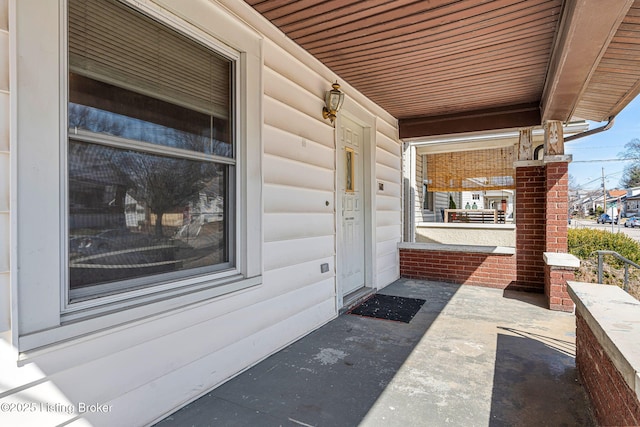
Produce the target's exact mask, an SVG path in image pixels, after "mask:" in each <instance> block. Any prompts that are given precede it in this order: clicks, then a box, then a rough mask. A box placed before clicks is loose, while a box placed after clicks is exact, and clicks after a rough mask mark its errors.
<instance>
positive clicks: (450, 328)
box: [157, 279, 595, 427]
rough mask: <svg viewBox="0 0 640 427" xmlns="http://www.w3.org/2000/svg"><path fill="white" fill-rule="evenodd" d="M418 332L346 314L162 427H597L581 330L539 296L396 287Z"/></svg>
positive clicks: (391, 291) (423, 284)
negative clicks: (581, 376)
mask: <svg viewBox="0 0 640 427" xmlns="http://www.w3.org/2000/svg"><path fill="white" fill-rule="evenodd" d="M381 293H383V294H388V295H396V296H405V297H412V298H422V299H425V300H426V303H425V304H424V306H423V307H422V308H421V310H420V311H419V312H418V314H417V315H416V317H414V318H413V320H412V321H411V323H409V324H406V323H400V322H392V321H386V320H380V319H372V318H365V317H359V316H355V315H349V314H344V315H341V316H339V317H338V318H337V319H335V320H334V321H332V322H330V323H328V324H327V325H325V326H323V327H322V328H320V329H318V330H316V331H315V332H313V333H311V334H309V335H308V336H306V337H304V338H303V339H301V340H299V341H297V342H295V343H293V344H292V345H290V346H289V347H287V348H285V349H283V350H282V351H280V352H278V353H277V354H275V355H273V356H271V357H269V358H267V359H266V360H264V361H263V362H261V363H259V364H258V365H256V366H254V367H253V368H251V369H249V370H247V371H245V372H244V373H242V374H240V375H239V376H237V377H236V378H234V379H232V380H230V381H229V382H227V383H225V384H224V385H222V386H220V387H218V388H216V389H214V390H212V391H211V392H210V393H208V394H206V395H205V396H203V397H201V398H200V399H198V400H196V401H195V402H193V403H191V404H189V405H187V406H186V407H184V408H183V409H181V410H179V411H177V412H176V413H174V414H172V415H170V416H169V417H167V418H165V419H164V420H162V421H161V422H159V423H158V424H157V426H159V427H169V426H180V427H184V426H198V427H200V426H224V427H227V426H261V427H262V426H329V427H337V426H358V425H360V426H384V427H390V426H402V427H406V426H441V425H442V426H445V425H450V426H592V425H595V422H594V420H593V417H592V414H591V410H590V408H589V404H588V402H587V397H586V394H585V392H584V389H583V388H582V385H581V384H580V383H579V381H578V378H577V371H576V367H575V359H574V355H575V319H574V316H573V315H572V314H567V313H559V312H552V311H549V310H547V309H545V308H544V306H543V305H544V300H543V296H542V295H535V294H526V293H521V292H513V291H501V290H497V289H489V288H480V287H472V286H456V285H451V284H443V283H437V282H429V281H421V280H409V279H400V280H398V281H397V282H395V283H393V284H392V285H390V286H388V287H386V288H385V289H383V290H382V291H381Z"/></svg>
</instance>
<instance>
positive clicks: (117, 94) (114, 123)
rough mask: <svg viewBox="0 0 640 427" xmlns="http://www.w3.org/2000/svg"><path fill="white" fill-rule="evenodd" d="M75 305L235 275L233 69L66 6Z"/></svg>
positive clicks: (128, 12) (105, 6)
mask: <svg viewBox="0 0 640 427" xmlns="http://www.w3.org/2000/svg"><path fill="white" fill-rule="evenodd" d="M68 23H69V24H68V25H69V31H68V50H69V64H68V69H69V75H68V90H69V95H68V132H69V141H68V154H67V159H68V184H67V199H68V212H67V232H68V258H67V259H68V268H67V277H68V285H69V287H68V291H69V292H68V301H69V302H72V303H73V302H77V301H83V300H87V299H91V298H96V297H99V296H104V295H111V294H114V293H119V292H124V291H129V290H133V289H139V288H142V287H147V286H150V285H153V284H156V283H166V282H167V281H168V280H173V279H176V278H183V277H187V276H194V275H202V274H209V273H213V272H218V271H225V270H229V269H231V268H233V267H234V265H235V259H234V236H235V231H234V230H235V224H234V217H235V200H234V194H235V191H234V188H235V176H236V172H235V168H236V160H235V159H236V147H235V144H234V132H233V129H234V118H233V96H232V94H233V82H234V78H233V76H234V72H233V71H234V61H233V60H231V59H229V58H226V57H224V56H222V55H220V54H218V53H217V52H215V51H213V50H211V49H209V48H207V47H205V46H203V45H201V44H199V43H197V42H195V41H194V40H191V39H189V38H187V37H185V36H183V35H181V34H179V33H177V32H175V31H174V30H171V29H169V28H166V27H165V26H163V25H161V24H159V23H157V22H155V21H154V20H152V19H150V18H148V17H146V16H144V15H142V14H141V13H139V12H137V11H134V10H133V9H131V8H129V7H127V6H125V5H123V4H120V3H119V2H117V1H115V0H69V14H68Z"/></svg>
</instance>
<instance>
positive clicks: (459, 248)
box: [398, 242, 516, 255]
mask: <svg viewBox="0 0 640 427" xmlns="http://www.w3.org/2000/svg"><path fill="white" fill-rule="evenodd" d="M398 248H399V249H421V250H425V251H441V252H467V253H483V254H495V255H515V253H516V248H511V247H508V246H473V245H442V244H439V243H408V242H401V243H398Z"/></svg>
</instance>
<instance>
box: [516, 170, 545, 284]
mask: <svg viewBox="0 0 640 427" xmlns="http://www.w3.org/2000/svg"><path fill="white" fill-rule="evenodd" d="M515 166H516V207H515V220H516V266H517V267H516V268H517V280H516V283H517V288H519V289H521V290H526V291H531V292H540V293H543V292H544V267H545V264H544V260H543V253H544V251H545V249H546V247H545V209H546V205H545V203H546V201H545V194H546V185H545V183H546V177H545V168H544V165H543V163H542V162H541V161H535V160H530V161H518V162H516V164H515Z"/></svg>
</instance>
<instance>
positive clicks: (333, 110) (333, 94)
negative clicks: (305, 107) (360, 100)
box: [322, 81, 344, 123]
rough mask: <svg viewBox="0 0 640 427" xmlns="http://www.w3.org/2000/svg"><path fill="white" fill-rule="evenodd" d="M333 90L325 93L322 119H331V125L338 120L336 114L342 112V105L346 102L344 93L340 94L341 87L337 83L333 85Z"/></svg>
mask: <svg viewBox="0 0 640 427" xmlns="http://www.w3.org/2000/svg"><path fill="white" fill-rule="evenodd" d="M331 86H332V87H333V89H331V90H329V91H327V92H325V94H324V104H325V106H324V107H322V117H323V118H325V119H329V120H330V121H331V123H333V121H334V120H335V119H336V114H338V111H340V108H341V107H342V103H343V102H344V93H343V92H340V85H339V84H338V82H337V81H336V82H335V83H334V84H332V85H331Z"/></svg>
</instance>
